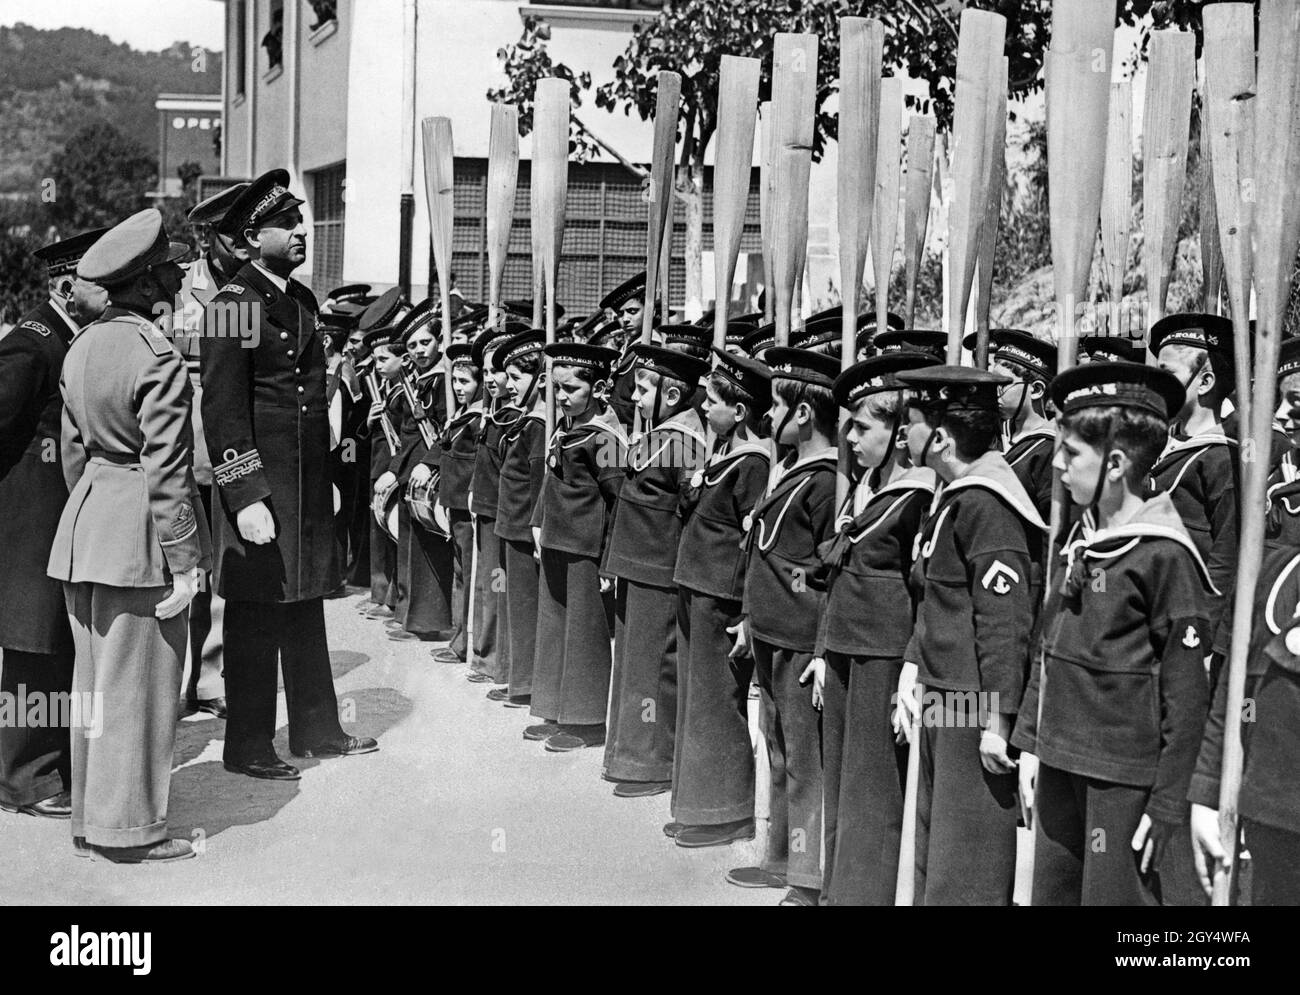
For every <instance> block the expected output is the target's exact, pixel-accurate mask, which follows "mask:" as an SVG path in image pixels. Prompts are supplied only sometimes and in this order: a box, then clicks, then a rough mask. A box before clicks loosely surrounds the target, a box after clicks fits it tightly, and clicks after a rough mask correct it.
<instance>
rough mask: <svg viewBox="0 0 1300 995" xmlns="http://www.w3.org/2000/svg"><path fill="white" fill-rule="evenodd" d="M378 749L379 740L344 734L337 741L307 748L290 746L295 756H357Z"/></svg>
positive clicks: (327, 757) (326, 757)
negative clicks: (297, 748)
mask: <svg viewBox="0 0 1300 995" xmlns="http://www.w3.org/2000/svg"><path fill="white" fill-rule="evenodd" d="M378 750H379V743H378V741H376V740H374V739H371V738H370V737H369V736H344V737H343V738H342V739H340V740H338V741H337V742H325V743H320V744H318V745H316V746H312V747H308V748H307V749H305V750H295V749H294V748H293V747H292V746H290V747H289V752H290V753H292V754H293V755H294V756H295V757H304V758H308V757H321V758H323V759H329V758H330V757H355V756H360V755H361V754H363V753H376V752H378Z"/></svg>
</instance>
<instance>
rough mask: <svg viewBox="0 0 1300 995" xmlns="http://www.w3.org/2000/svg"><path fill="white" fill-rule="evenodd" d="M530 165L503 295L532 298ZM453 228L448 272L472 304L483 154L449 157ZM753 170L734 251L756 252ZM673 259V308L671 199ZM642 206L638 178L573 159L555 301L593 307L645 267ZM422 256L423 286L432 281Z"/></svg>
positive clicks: (484, 268) (681, 265)
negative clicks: (738, 244)
mask: <svg viewBox="0 0 1300 995" xmlns="http://www.w3.org/2000/svg"><path fill="white" fill-rule="evenodd" d="M530 179H531V164H530V163H529V162H528V161H522V162H520V163H519V184H518V187H517V188H516V191H515V215H514V224H513V226H512V227H511V229H510V243H509V248H508V251H507V258H506V265H505V273H504V276H503V278H502V287H501V296H502V299H507V300H508V299H528V298H531V297H532V296H533V277H532V242H531V230H530V225H529V189H530ZM454 203H455V208H454V209H455V226H454V229H453V235H452V267H451V268H452V272H454V273H455V274H456V286H457V288H458V289H459V290H460V292H461V293H462V294H463V295H464V297H465V300H467V301H471V302H481V301H486V300H487V298H488V261H487V220H486V213H487V160H486V159H469V158H459V159H457V160H456V162H455V197H454ZM758 205H759V188H758V171H757V170H755V171H754V174H753V178H752V180H751V182H750V190H749V200H748V203H747V205H746V213H745V228H744V235H743V238H742V240H741V252H758V251H760V248H761V244H760V238H759V211H758ZM672 220H673V225H672V240H673V241H672V258H671V266H670V268H669V274H668V277H669V278H668V293H669V301H670V304H671V305H672V306H673V307H680V306H681V305H682V303H683V301H684V299H685V296H686V257H685V252H686V210H685V207H684V205H683V204H682V203H681V202H680V201H676V200H675V201H674V204H673V212H672ZM712 248H713V170H712V168H709V169H707V170H706V171H705V190H704V245H703V249H704V251H706V252H708V251H711V250H712ZM645 250H646V205H645V202H644V201H643V200H642V199H641V181H640V180H639V179H638V178H637V177H635V176H633V175H632V174H631V173H630V172H628V171H627V170H626V169H625V168H624V167H622V166H617V165H611V164H605V163H582V164H580V163H572V164H570V166H569V190H568V197H567V199H566V202H565V221H564V245H563V251H562V253H561V256H560V267H559V275H558V282H557V286H556V299H557V300H558V302H559V303H560V304H561V305H563V306H564V307H565V308H566V309H567V311H568V312H569V313H570V314H586V313H589V312H591V311H593V310H595V307H596V304H597V303H598V302H599V301H600V299H601V298H602V297H603V296H604V295H605V294H606V293H608V292H609V291H610V290H612V289H613V288H614V287H616V286H618V284H620V283H622V282H623V281H624V280H626V279H628V278H629V277H631V276H633V275H635V274H636V273H639V272H640V271H641V270H642V269H644V268H645ZM436 272H437V271H436V269H435V268H434V264H433V255H432V252H430V255H429V286H430V287H432V286H433V285H434V284H435V283H436V282H437V276H436Z"/></svg>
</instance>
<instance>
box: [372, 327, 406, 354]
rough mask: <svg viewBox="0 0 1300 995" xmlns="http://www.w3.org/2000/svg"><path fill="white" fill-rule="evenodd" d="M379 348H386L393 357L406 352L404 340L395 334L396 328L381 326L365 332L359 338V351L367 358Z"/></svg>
mask: <svg viewBox="0 0 1300 995" xmlns="http://www.w3.org/2000/svg"><path fill="white" fill-rule="evenodd" d="M380 346H387V347H388V351H389V352H391V353H393V354H394V355H399V354H401V353H404V352H406V340H405V339H404V338H402V336H400V335H398V334H397V326H395V325H383V326H381V327H379V328H376V329H373V330H372V331H369V332H366V333H365V334H364V335H363V336H362V337H361V351H362V353H363V354H364V355H366V356H368V355H370V354H371V353H372V352H374V351H375V350H376V349H378V348H379V347H380Z"/></svg>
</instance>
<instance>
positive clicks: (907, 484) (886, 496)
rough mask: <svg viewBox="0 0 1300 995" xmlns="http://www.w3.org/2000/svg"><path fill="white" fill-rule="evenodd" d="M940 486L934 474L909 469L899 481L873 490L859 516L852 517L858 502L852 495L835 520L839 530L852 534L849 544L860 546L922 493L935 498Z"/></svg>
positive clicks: (851, 494) (892, 481)
mask: <svg viewBox="0 0 1300 995" xmlns="http://www.w3.org/2000/svg"><path fill="white" fill-rule="evenodd" d="M936 486H937V480H936V478H935V476H934V472H933V471H931V470H925V469H924V468H915V469H912V470H909V471H908V472H907V473H906V474H905V475H904V476H902V477H900V478H898V479H897V480H891V481H890V482H889V483H888V484H886V485H885V486H884V487H882V488H880V489H879V490H877V491H872V492H871V493H870V494H869V495H868V496H867V501H866V504H865V505H863V507H862V510H861V511H859V512H858V513H857V514H856V515H853V514H850V510H851V509H852V507H853V500H854V494H853V493H852V492H851V493H850V494H849V496H848V497H847V498H846V499H845V501H844V504H843V506H842V507H841V508H840V514H839V516H838V517H837V518H836V519H835V528H836V530H837V531H840V532H848V533H849V541H850V542H852V543H854V544H857V543H859V542H861V541H862V540H863V539H865V538H866V537H867V536H868V535H869V534H870V533H871V532H873V531H875V530H876V529H877V528H878V527H879V526H880V524H881V523H882V522H884V521H886V520H887V519H888V518H889V517H890V516H891V515H892V514H893V512H894V511H895V510H897V509H898V508H901V507H902V506H903V505H904V504H905V503H906V502H907V499H908V498H909V497H911V496H912V495H914V494H917V493H922V492H923V493H925V494H929V495H933V494H934V490H935V487H936ZM855 490H856V489H855Z"/></svg>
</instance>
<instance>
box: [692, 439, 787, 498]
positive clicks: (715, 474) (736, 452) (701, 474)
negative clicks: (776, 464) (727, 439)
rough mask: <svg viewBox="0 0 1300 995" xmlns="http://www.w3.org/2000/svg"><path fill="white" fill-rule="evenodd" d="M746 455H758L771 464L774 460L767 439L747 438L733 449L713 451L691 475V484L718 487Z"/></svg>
mask: <svg viewBox="0 0 1300 995" xmlns="http://www.w3.org/2000/svg"><path fill="white" fill-rule="evenodd" d="M746 456H757V457H759V458H760V459H762V460H763V461H764V462H767V463H769V464H770V463H771V461H772V450H771V446H770V443H768V442H767V440H766V439H763V440H758V441H755V440H746V441H745V442H742V443H740V444H739V445H737V446H736V447H735V448H733V449H726V450H723V451H721V452H715V453H712V454H711V455H710V456H709V459H708V462H707V463H706V464H705V465H704V466H702V467H700V468H699V469H698V470H696V471H695V473H694V474H693V475H692V476H691V486H692V487H695V488H699V487H716V486H717V485H718V484H720V483H722V481H723V480H725V479H726V478H727V476H728V475H729V474H730V473H731V471H732V470H734V469H736V468H737V467H738V466H740V464H741V463H743V462H744V461H745V457H746Z"/></svg>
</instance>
